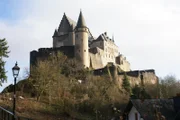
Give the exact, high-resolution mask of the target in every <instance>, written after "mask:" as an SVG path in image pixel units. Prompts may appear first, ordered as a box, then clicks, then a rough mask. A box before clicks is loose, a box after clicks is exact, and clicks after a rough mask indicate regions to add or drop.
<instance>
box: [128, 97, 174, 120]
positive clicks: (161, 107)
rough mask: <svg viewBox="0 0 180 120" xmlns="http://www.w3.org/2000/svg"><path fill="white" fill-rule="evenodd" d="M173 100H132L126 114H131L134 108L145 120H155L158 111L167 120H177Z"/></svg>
mask: <svg viewBox="0 0 180 120" xmlns="http://www.w3.org/2000/svg"><path fill="white" fill-rule="evenodd" d="M173 105H174V103H173V99H145V100H144V101H142V100H140V99H132V100H131V101H130V102H129V104H128V106H127V107H126V110H125V112H130V110H131V108H132V106H134V107H135V108H136V110H137V111H138V112H139V113H140V115H141V117H142V118H143V119H144V120H155V119H156V117H155V111H156V110H157V111H158V112H160V113H161V114H162V115H163V116H165V118H166V120H175V116H176V114H177V113H176V112H175V110H174V106H173Z"/></svg>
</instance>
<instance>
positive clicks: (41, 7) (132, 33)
mask: <svg viewBox="0 0 180 120" xmlns="http://www.w3.org/2000/svg"><path fill="white" fill-rule="evenodd" d="M80 9H81V10H82V12H83V15H84V17H85V21H86V24H87V26H88V27H89V29H90V31H91V33H92V34H93V36H94V37H98V35H100V34H101V33H103V32H107V34H108V35H109V36H110V37H111V36H112V34H114V39H115V43H116V44H117V45H118V46H119V50H120V53H122V54H124V55H125V56H126V58H127V60H128V61H129V62H130V63H131V69H132V70H137V69H155V70H156V74H157V76H160V77H163V76H166V75H168V74H173V75H175V76H176V77H177V78H180V70H179V67H180V54H179V51H180V47H179V45H180V1H179V0H0V38H6V39H7V41H8V44H9V47H10V51H11V53H10V54H9V55H10V57H9V58H8V59H6V61H7V64H6V70H7V71H8V73H7V75H8V83H6V84H4V85H3V86H7V85H8V84H10V83H12V81H13V77H12V71H11V68H12V67H13V66H14V63H15V61H18V63H19V66H20V67H21V74H20V77H21V78H22V77H23V71H24V69H25V68H29V52H30V51H32V50H37V49H38V48H40V47H51V46H52V35H53V33H54V29H55V28H57V27H58V25H59V23H60V21H61V19H62V16H63V14H64V12H65V13H66V15H67V16H68V17H70V18H72V19H73V20H75V21H77V19H78V15H79V12H80ZM2 88H3V87H1V88H0V89H2Z"/></svg>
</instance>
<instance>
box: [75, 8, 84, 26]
mask: <svg viewBox="0 0 180 120" xmlns="http://www.w3.org/2000/svg"><path fill="white" fill-rule="evenodd" d="M82 27H86V23H85V20H84V17H83V14H82V12H81V11H80V14H79V18H78V22H77V25H76V28H82Z"/></svg>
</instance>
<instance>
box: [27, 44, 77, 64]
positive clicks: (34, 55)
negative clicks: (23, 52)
mask: <svg viewBox="0 0 180 120" xmlns="http://www.w3.org/2000/svg"><path fill="white" fill-rule="evenodd" d="M57 52H62V53H63V54H65V55H66V56H67V57H68V58H74V46H62V47H59V48H39V49H38V51H36V50H33V51H31V52H30V65H35V63H36V61H37V60H38V59H46V58H47V57H48V56H49V55H51V54H52V53H57Z"/></svg>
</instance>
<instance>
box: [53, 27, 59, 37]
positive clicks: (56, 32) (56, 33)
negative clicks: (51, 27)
mask: <svg viewBox="0 0 180 120" xmlns="http://www.w3.org/2000/svg"><path fill="white" fill-rule="evenodd" d="M57 36H58V31H57V29H55V31H54V35H53V37H57Z"/></svg>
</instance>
